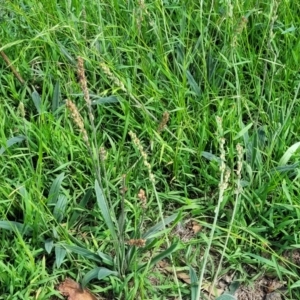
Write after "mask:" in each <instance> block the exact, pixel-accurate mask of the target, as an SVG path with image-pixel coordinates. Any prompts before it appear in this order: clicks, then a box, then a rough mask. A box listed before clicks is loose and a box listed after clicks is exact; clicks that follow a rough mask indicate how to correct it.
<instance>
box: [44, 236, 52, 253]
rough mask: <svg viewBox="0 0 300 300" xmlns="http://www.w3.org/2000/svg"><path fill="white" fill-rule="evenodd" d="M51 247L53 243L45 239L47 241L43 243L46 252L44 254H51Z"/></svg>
mask: <svg viewBox="0 0 300 300" xmlns="http://www.w3.org/2000/svg"><path fill="white" fill-rule="evenodd" d="M53 245H54V243H53V240H52V239H47V240H46V241H45V250H46V252H47V253H48V254H50V253H51V251H52V249H53Z"/></svg>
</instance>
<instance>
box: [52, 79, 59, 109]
mask: <svg viewBox="0 0 300 300" xmlns="http://www.w3.org/2000/svg"><path fill="white" fill-rule="evenodd" d="M60 98H61V95H60V85H59V81H57V82H56V83H55V87H54V91H53V96H52V113H53V114H55V113H56V111H57V109H58V108H59V101H60Z"/></svg>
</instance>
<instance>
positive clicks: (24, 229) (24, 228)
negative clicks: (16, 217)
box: [0, 221, 32, 235]
mask: <svg viewBox="0 0 300 300" xmlns="http://www.w3.org/2000/svg"><path fill="white" fill-rule="evenodd" d="M0 228H2V229H5V230H9V231H14V230H17V231H19V232H20V233H23V234H24V235H30V234H31V232H32V228H31V226H29V225H25V224H23V223H19V222H15V221H0Z"/></svg>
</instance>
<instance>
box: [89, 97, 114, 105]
mask: <svg viewBox="0 0 300 300" xmlns="http://www.w3.org/2000/svg"><path fill="white" fill-rule="evenodd" d="M117 102H119V100H118V98H117V97H116V96H109V97H95V100H93V101H92V105H98V104H100V105H101V104H106V103H117Z"/></svg>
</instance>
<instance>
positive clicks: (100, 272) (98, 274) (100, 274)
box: [82, 267, 118, 287]
mask: <svg viewBox="0 0 300 300" xmlns="http://www.w3.org/2000/svg"><path fill="white" fill-rule="evenodd" d="M110 275H114V276H118V272H116V271H112V270H109V269H107V268H103V267H96V268H94V269H92V270H91V271H89V272H88V273H86V274H85V276H84V277H83V279H82V287H85V286H86V285H87V284H88V283H89V282H90V281H91V280H93V279H98V280H101V279H103V278H105V277H107V276H110Z"/></svg>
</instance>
